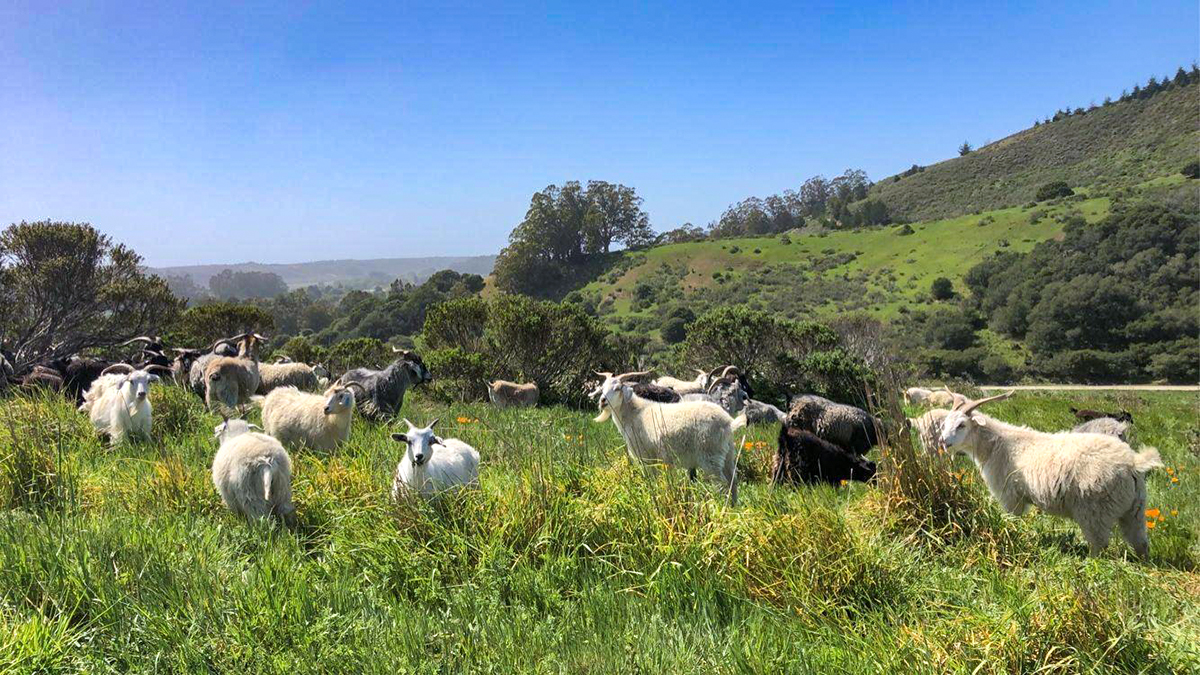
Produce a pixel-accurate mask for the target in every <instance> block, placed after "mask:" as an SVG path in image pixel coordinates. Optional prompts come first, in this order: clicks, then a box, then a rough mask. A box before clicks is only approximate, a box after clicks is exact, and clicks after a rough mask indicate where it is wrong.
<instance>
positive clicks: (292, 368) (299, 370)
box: [258, 363, 320, 394]
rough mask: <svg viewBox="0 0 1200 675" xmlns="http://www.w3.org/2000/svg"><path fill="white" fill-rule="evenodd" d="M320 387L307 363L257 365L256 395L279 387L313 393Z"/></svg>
mask: <svg viewBox="0 0 1200 675" xmlns="http://www.w3.org/2000/svg"><path fill="white" fill-rule="evenodd" d="M319 386H320V383H319V382H318V380H317V374H316V373H314V372H313V369H312V366H310V365H308V364H307V363H260V364H258V393H260V394H269V393H271V392H272V391H274V390H275V389H278V388H279V387H296V388H297V389H302V390H304V391H315V390H316V389H317V388H318V387H319Z"/></svg>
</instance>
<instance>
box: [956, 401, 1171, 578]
mask: <svg viewBox="0 0 1200 675" xmlns="http://www.w3.org/2000/svg"><path fill="white" fill-rule="evenodd" d="M1011 395H1012V392H1008V393H1007V394H1000V395H998V396H990V397H988V398H984V399H980V400H978V401H974V402H972V403H960V404H957V405H955V407H954V409H952V410H951V411H950V414H949V415H947V416H946V420H945V422H943V424H942V443H943V444H944V445H945V446H946V447H948V448H952V449H954V450H955V451H958V452H963V453H966V454H967V455H969V456H970V457H971V459H972V460H974V461H975V465H976V466H978V467H979V472H980V474H981V475H982V476H983V480H984V482H985V483H987V486H988V490H989V491H990V492H991V493H992V496H993V497H994V498H995V499H996V501H998V502H1000V505H1001V506H1002V507H1003V508H1004V510H1005V511H1008V512H1009V513H1012V514H1015V515H1021V514H1023V513H1024V512H1025V511H1026V509H1028V508H1029V506H1030V505H1032V506H1036V507H1038V508H1039V509H1041V510H1042V511H1044V512H1045V513H1047V514H1050V515H1054V516H1065V517H1068V518H1071V519H1072V520H1074V521H1075V522H1076V523H1078V524H1079V527H1080V528H1081V529H1082V530H1083V536H1084V538H1085V539H1087V542H1088V547H1089V550H1090V552H1091V554H1092V555H1099V554H1100V552H1101V551H1103V550H1104V548H1105V547H1106V546H1107V545H1108V540H1109V537H1110V535H1111V534H1112V528H1113V526H1114V525H1118V524H1119V525H1120V527H1121V536H1122V537H1124V539H1125V541H1126V542H1128V543H1129V545H1130V546H1132V547H1133V550H1134V551H1135V552H1136V553H1137V554H1138V555H1139V556H1141V557H1142V558H1146V557H1147V556H1148V555H1149V553H1150V542H1149V539H1148V537H1147V535H1146V521H1145V517H1144V515H1143V513H1142V511H1143V509H1145V507H1146V472H1148V471H1150V470H1151V469H1154V468H1157V467H1161V466H1162V465H1163V463H1162V460H1161V459H1160V458H1159V455H1158V451H1157V450H1155V449H1154V448H1143V449H1142V451H1141V452H1138V453H1135V452H1134V451H1133V450H1132V449H1131V448H1130V447H1129V446H1128V445H1127V444H1125V443H1124V442H1122V441H1121V439H1119V438H1116V437H1114V436H1108V435H1105V434H1077V433H1072V432H1061V433H1057V434H1048V433H1043V432H1041V431H1034V430H1033V429H1029V428H1026V427H1019V426H1015V425H1012V424H1006V423H1004V422H1001V421H999V420H996V419H993V418H991V417H988V416H987V415H984V414H982V413H975V410H976V409H978V408H979V407H980V406H982V405H984V404H985V403H988V402H989V401H995V400H998V399H1003V398H1008V397H1009V396H1011Z"/></svg>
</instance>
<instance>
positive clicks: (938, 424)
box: [908, 408, 950, 454]
mask: <svg viewBox="0 0 1200 675" xmlns="http://www.w3.org/2000/svg"><path fill="white" fill-rule="evenodd" d="M949 414H950V411H949V410H946V409H945V408H934V409H933V410H930V411H929V412H926V413H925V414H924V415H921V416H920V417H910V418H908V424H909V427H910V428H912V429H914V430H915V431H916V432H917V438H919V439H920V440H921V445H923V446H925V450H926V452H929V453H931V454H932V453H935V452H940V451H941V449H942V422H944V421H945V420H946V416H947V415H949Z"/></svg>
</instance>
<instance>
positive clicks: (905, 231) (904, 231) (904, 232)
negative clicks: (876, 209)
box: [896, 223, 915, 237]
mask: <svg viewBox="0 0 1200 675" xmlns="http://www.w3.org/2000/svg"><path fill="white" fill-rule="evenodd" d="M914 232H915V230H913V229H912V225H908V224H907V223H906V224H905V225H904V226H903V227H900V228H898V229H897V230H896V234H898V235H900V236H901V237H907V236H908V235H910V234H913V233H914Z"/></svg>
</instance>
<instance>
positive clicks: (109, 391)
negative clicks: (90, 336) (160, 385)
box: [79, 363, 159, 445]
mask: <svg viewBox="0 0 1200 675" xmlns="http://www.w3.org/2000/svg"><path fill="white" fill-rule="evenodd" d="M158 380H159V377H158V375H155V374H154V373H152V372H150V371H148V370H135V369H134V368H133V366H130V365H128V364H124V363H118V364H115V365H112V366H109V367H108V368H105V369H104V371H103V372H102V373H101V375H100V377H98V378H96V381H94V382H92V385H91V386H90V387H88V390H87V391H86V392H84V395H83V403H82V404H81V405H80V406H79V410H80V411H82V412H86V413H88V418H89V419H90V420H91V421H92V426H94V427H96V431H98V432H100V433H101V434H104V435H107V436H108V439H109V442H110V443H111V444H112V445H117V444H119V443H122V442H124V441H125V439H127V438H129V437H130V436H140V437H142V438H149V437H150V427H151V424H152V415H153V406H151V405H150V399H149V393H150V384H151V383H153V382H158Z"/></svg>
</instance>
